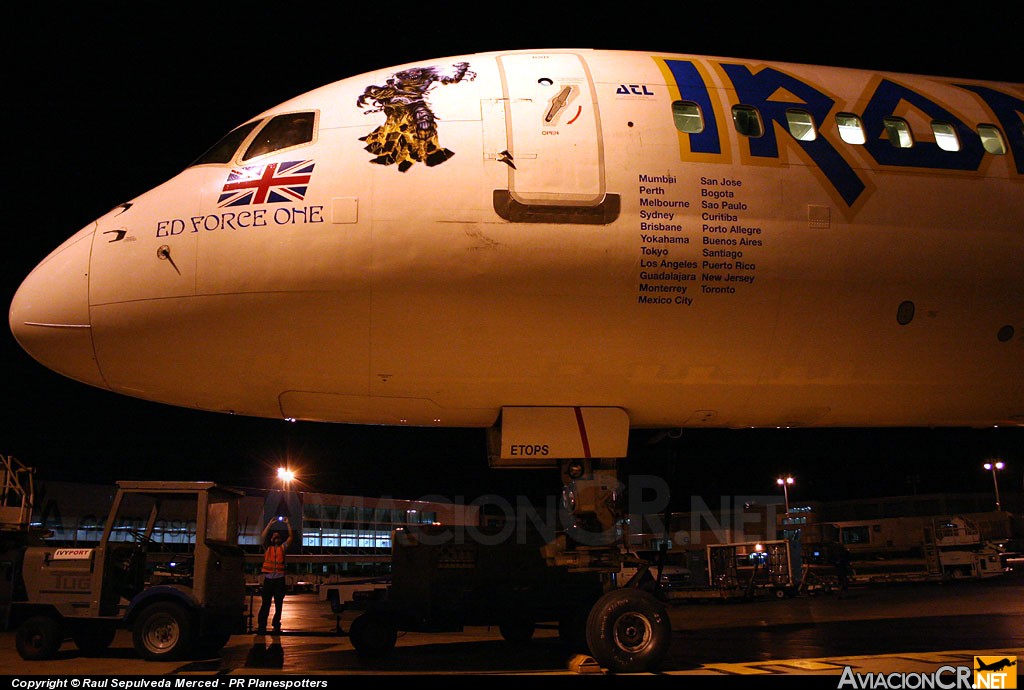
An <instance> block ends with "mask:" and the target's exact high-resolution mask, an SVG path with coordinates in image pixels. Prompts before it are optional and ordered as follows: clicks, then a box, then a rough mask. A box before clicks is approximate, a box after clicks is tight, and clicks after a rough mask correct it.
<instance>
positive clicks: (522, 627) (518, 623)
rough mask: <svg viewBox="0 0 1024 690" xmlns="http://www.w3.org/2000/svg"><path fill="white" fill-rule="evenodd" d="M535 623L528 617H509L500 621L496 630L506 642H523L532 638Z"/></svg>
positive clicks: (535, 627)
mask: <svg viewBox="0 0 1024 690" xmlns="http://www.w3.org/2000/svg"><path fill="white" fill-rule="evenodd" d="M536 629H537V624H536V623H535V622H533V621H532V620H531V619H529V618H516V619H510V620H507V621H505V622H504V623H501V624H500V625H499V626H498V630H499V631H500V632H501V636H502V638H504V639H505V641H506V642H511V643H513V644H525V643H527V642H529V641H530V640H531V639H532V638H533V633H534V631H535V630H536Z"/></svg>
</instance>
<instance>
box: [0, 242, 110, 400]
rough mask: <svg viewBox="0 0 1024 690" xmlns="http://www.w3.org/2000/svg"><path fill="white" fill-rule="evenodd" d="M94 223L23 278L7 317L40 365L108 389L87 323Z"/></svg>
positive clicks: (12, 330) (16, 337)
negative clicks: (90, 257)
mask: <svg viewBox="0 0 1024 690" xmlns="http://www.w3.org/2000/svg"><path fill="white" fill-rule="evenodd" d="M93 231H94V226H90V227H87V228H84V229H82V230H81V231H79V232H78V233H76V234H75V235H74V236H72V237H71V238H69V239H68V240H67V241H66V242H64V244H62V245H61V246H60V247H58V248H57V249H56V250H54V251H53V252H52V253H51V254H50V255H49V256H48V257H46V259H44V260H43V261H42V263H40V264H39V265H38V266H36V267H35V269H34V270H33V271H32V272H31V273H29V275H28V277H27V278H25V280H24V282H22V284H21V286H20V287H19V288H18V291H17V292H16V293H15V295H14V299H13V300H12V301H11V309H10V313H9V315H8V319H9V322H10V326H11V332H12V333H13V334H14V338H15V340H17V341H18V344H19V345H21V347H22V348H23V349H24V350H25V351H26V352H28V353H29V354H30V355H31V356H32V357H33V358H34V359H36V360H37V361H38V362H39V363H40V364H42V365H44V366H46V367H48V368H50V369H53V370H54V371H56V372H58V373H60V374H63V375H65V376H67V377H70V378H73V379H76V380H78V381H82V382H83V383H88V384H91V385H93V386H100V387H102V388H106V387H107V385H106V383H105V382H104V381H103V376H102V374H100V369H99V364H98V363H97V362H96V355H95V352H94V350H93V344H92V328H91V325H90V323H89V254H90V251H91V248H92V237H93Z"/></svg>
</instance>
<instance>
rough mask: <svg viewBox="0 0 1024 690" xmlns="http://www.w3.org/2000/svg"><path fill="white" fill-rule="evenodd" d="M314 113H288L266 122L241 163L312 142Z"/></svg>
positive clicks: (314, 121)
mask: <svg viewBox="0 0 1024 690" xmlns="http://www.w3.org/2000/svg"><path fill="white" fill-rule="evenodd" d="M315 125H316V113H288V114H287V115H278V116H277V117H274V118H272V119H271V120H270V122H268V123H267V124H266V125H265V126H264V127H263V129H261V130H260V131H259V132H258V133H257V134H256V138H255V139H253V141H252V143H251V144H249V148H248V149H246V151H245V155H244V156H243V157H242V160H243V161H247V160H249V159H250V158H255V157H256V156H262V155H264V154H267V153H272V152H274V151H280V150H281V149H287V148H291V147H292V146H298V145H300V144H306V143H309V142H311V141H313V131H314V127H315Z"/></svg>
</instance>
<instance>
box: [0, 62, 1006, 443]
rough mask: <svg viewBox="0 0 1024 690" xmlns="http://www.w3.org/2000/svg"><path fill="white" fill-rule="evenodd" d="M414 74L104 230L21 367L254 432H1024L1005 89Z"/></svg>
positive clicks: (53, 281)
mask: <svg viewBox="0 0 1024 690" xmlns="http://www.w3.org/2000/svg"><path fill="white" fill-rule="evenodd" d="M460 63H468V69H467V68H466V67H462V68H460V67H459V65H460ZM427 64H428V66H430V67H433V68H435V72H434V73H433V74H432V75H424V74H422V73H418V72H415V71H413V70H412V69H411V68H413V67H419V65H417V66H404V67H399V68H394V69H389V70H381V71H379V72H374V73H370V74H365V75H361V76H357V77H352V78H348V79H344V80H342V81H339V82H336V83H334V84H331V85H329V86H325V87H323V88H321V89H318V90H315V91H312V92H310V93H307V94H304V95H302V96H299V97H297V98H295V99H293V100H291V101H289V102H287V103H284V104H282V105H280V106H278V107H276V108H273V109H271V110H268V111H267V112H266V113H263V114H262V115H260V116H259V117H258V118H256V120H260V121H262V120H265V119H269V118H271V117H272V116H274V115H278V114H282V113H299V112H311V113H314V114H315V135H314V138H313V139H312V141H309V142H308V143H303V144H301V145H297V146H293V147H289V148H286V149H284V150H280V151H276V152H273V153H270V154H267V155H263V156H257V157H253V158H252V159H250V160H242V155H243V154H242V152H243V151H244V150H245V148H246V145H247V143H248V141H249V139H246V140H245V142H243V144H242V145H241V146H240V148H239V149H238V153H237V154H236V155H234V156H232V157H231V158H230V160H228V161H226V162H222V163H208V164H202V165H195V166H193V167H190V168H188V169H186V170H185V171H183V172H182V173H180V174H179V175H177V176H176V177H174V178H173V179H171V180H169V181H168V182H166V183H165V184H163V185H161V186H160V187H157V188H156V189H153V190H152V191H150V192H147V193H145V194H143V195H141V196H139V197H138V198H136V199H133V200H132V202H131V204H130V206H128V205H126V206H127V207H124V206H123V207H118V208H117V209H114V210H113V211H111V212H110V213H108V214H107V215H105V216H103V217H102V218H100V219H99V220H97V221H96V222H94V223H90V224H89V225H88V226H87V227H85V228H84V229H83V230H82V231H80V232H79V233H78V234H77V235H75V237H74V238H72V239H71V240H69V241H68V242H67V243H65V245H63V246H62V247H61V248H60V249H59V250H58V251H56V252H55V253H54V254H52V255H51V256H50V257H49V258H48V259H47V260H46V261H44V262H43V263H42V264H41V265H40V266H39V267H38V268H37V269H36V271H35V272H34V273H33V274H32V275H31V276H29V278H28V279H27V280H26V282H25V284H24V285H23V286H22V288H21V290H20V291H19V293H18V295H17V296H16V298H15V300H14V303H13V304H12V307H11V327H12V329H13V330H14V332H15V334H16V336H17V337H18V339H19V341H20V342H21V343H22V345H23V346H24V347H25V348H26V350H28V351H29V352H30V353H31V354H33V356H35V357H36V358H37V359H39V360H40V361H41V362H42V363H43V364H45V365H47V366H49V367H51V368H53V369H55V370H57V371H60V372H61V373H64V374H66V375H68V376H71V377H73V378H76V379H79V380H82V381H85V382H87V383H90V384H93V385H98V386H102V387H106V388H109V389H111V390H113V391H117V392H120V393H124V394H128V395H132V396H137V397H140V398H146V399H150V400H156V401H161V402H165V403H169V404H174V405H182V406H188V407H195V408H200V409H207V410H216V411H223V412H233V413H237V414H243V415H254V416H263V417H286V418H298V419H309V420H324V421H337V422H351V423H360V424H364V423H365V424H408V425H438V426H490V425H492V424H494V423H495V421H496V419H497V418H498V416H499V413H500V411H501V410H502V408H505V407H531V406H544V407H579V406H583V407H594V408H602V407H611V408H620V409H622V410H624V411H625V412H626V414H627V415H628V419H629V424H630V425H631V426H634V427H674V426H722V427H748V426H780V425H784V426H890V425H904V426H941V425H975V426H976V425H990V424H1021V423H1024V174H1022V169H1024V132H1022V131H1021V130H1022V125H1021V121H1020V115H1019V113H1020V103H1021V99H1022V98H1024V90H1022V88H1021V86H1020V85H1013V84H985V83H982V82H970V81H964V80H954V79H939V78H934V77H919V76H908V75H893V74H878V73H872V72H859V71H854V70H839V69H832V68H819V67H811V66H803V65H792V64H763V63H755V62H749V61H740V60H729V59H724V58H703V57H693V56H682V55H662V54H647V53H624V52H603V51H531V52H521V53H503V54H499V53H495V54H481V55H470V56H463V57H456V58H447V59H441V60H436V61H432V62H430V63H427ZM460 71H461V73H460ZM389 80H391V81H390V82H389ZM369 87H375V88H372V89H371V88H369ZM969 87H971V88H969ZM993 94H996V95H993ZM674 102H675V103H679V102H685V103H696V104H698V105H700V106H702V116H703V119H704V122H703V127H702V129H701V131H700V132H689V131H681V130H680V129H679V128H678V127H677V126H675V123H676V122H677V121H678V120H677V119H674V117H673V113H674V109H673V103H674ZM1006 102H1009V103H1010V104H1011V107H1010V109H1009V112H1013V107H1016V112H1017V122H1016V127H1017V130H1016V131H1014V130H1013V122H1012V120H1010V121H1009V124H1007V121H1006V120H1005V119H1004V120H1000V116H1001V115H1004V114H1005V113H1006V112H1007V107H1005V103H1006ZM1013 103H1016V106H1013ZM737 104H747V105H751V106H754V107H756V108H757V109H758V113H759V117H760V118H761V119H762V120H763V123H764V129H765V133H764V135H762V136H761V137H757V138H750V137H748V136H746V135H744V134H741V133H740V132H738V131H737V129H736V128H735V126H734V117H733V114H732V112H731V108H732V107H733V106H734V105H737ZM786 109H790V110H800V111H803V112H806V113H810V114H811V115H812V116H813V120H814V124H815V128H816V138H815V139H814V140H799V139H798V138H797V137H795V136H794V135H793V134H792V133H791V132H792V131H793V130H791V129H789V128H788V127H787V125H786V120H785V117H784V115H783V113H784V112H785V110H786ZM678 113H683V114H687V115H688V114H689V113H690V111H680V110H677V114H678ZM838 113H853V114H857V115H859V116H860V117H861V118H862V120H863V125H864V129H865V131H866V133H867V137H868V138H867V142H866V143H865V144H850V143H847V142H846V141H844V140H843V139H842V138H841V137H840V131H839V128H838V126H837V121H836V115H837V114H838ZM740 115H742V113H741V114H740ZM884 117H896V118H900V119H901V120H902V121H903V122H905V123H907V125H908V127H909V131H910V132H911V136H912V137H913V146H910V147H909V148H897V147H895V146H894V145H893V144H892V143H890V139H889V138H888V137H887V136H886V132H889V131H890V130H887V129H886V128H885V125H884V124H883V122H882V118H884ZM932 121H940V122H943V123H952V125H953V130H954V132H956V135H957V136H958V139H959V147H960V148H959V150H956V151H947V150H943V149H941V148H940V147H939V146H938V145H937V144H936V138H937V136H938V135H937V134H936V133H935V132H936V131H935V130H934V129H933V128H932ZM979 124H989V125H994V126H997V127H999V131H1000V132H1001V133H1002V135H1003V137H1004V145H1005V148H1006V150H1005V152H1004V153H1001V154H1000V153H990V152H988V151H987V150H985V149H984V148H983V147H982V142H981V139H979V138H978V136H979V135H978V134H977V131H976V130H977V126H978V125H979ZM403 126H404V127H405V129H404V130H403V129H402V127H403ZM416 127H422V128H423V134H424V135H423V136H421V135H420V134H417V133H416V132H415V131H414V130H415V128H416ZM684 127H685V126H684ZM410 128H412V129H410ZM940 131H942V132H944V131H946V130H940ZM410 132H411V133H410ZM985 132H988V130H985ZM389 134H390V135H392V139H391V140H390V143H389V141H388V140H387V136H388V135H389ZM249 136H250V137H252V136H253V135H252V134H250V135H249ZM897 136H898V134H897ZM972 136H973V137H975V139H970V137H972ZM367 138H368V139H367ZM364 139H365V140H364ZM396 141H397V142H400V143H399V144H397V145H396V146H395V147H393V148H390V149H387V150H388V151H390V152H391V154H384V155H385V158H387V155H392V154H395V155H397V157H393V158H392V159H390V160H377V161H376V162H375V159H378V156H380V155H382V154H381V150H382V148H387V147H388V146H390V145H392V144H395V142H396ZM375 144H376V145H377V149H376V150H367V149H368V148H372V147H373V146H374V145H375ZM410 145H411V146H412V147H413V149H416V147H417V146H422V148H421V149H419V150H412V151H410V149H409V146H410ZM403 146H404V147H405V148H402V147H403ZM438 148H439V149H442V150H446V151H447V152H448V153H447V154H442V155H441V156H440V158H443V160H442V159H439V158H437V157H435V158H433V159H431V158H424V157H423V156H426V155H429V151H430V150H436V149H438ZM403 151H404V153H403ZM396 152H397V154H396ZM979 152H980V153H979ZM403 156H405V157H404V158H403ZM403 161H404V162H405V163H406V164H405V165H403ZM270 163H277V164H279V166H278V169H279V170H284V168H285V167H286V166H284V165H283V164H284V163H311V164H312V168H311V169H312V172H311V173H309V174H308V181H307V182H306V183H303V184H299V183H294V184H293V185H292V187H291V190H290V191H287V194H286V196H287V198H286V199H285V200H276V201H273V200H270V199H269V198H267V199H266V200H263V201H260V198H261V197H260V196H259V195H260V194H261V193H264V192H266V189H263V190H262V191H261V190H260V189H258V188H254V189H255V196H252V197H248V200H246V199H245V198H237V199H234V201H232V198H227V197H226V195H227V194H228V192H229V191H232V190H234V188H232V189H231V190H229V189H228V185H229V177H230V176H231V175H232V171H235V172H236V173H241V175H242V178H245V179H250V181H251V179H255V178H254V177H253V176H254V175H256V173H258V172H259V170H265V169H266V166H268V165H269V164H270ZM257 166H261V167H260V168H259V170H257ZM308 169H309V167H308V166H307V167H306V168H302V167H301V166H299V167H297V168H294V170H295V171H297V172H296V173H295V174H296V175H297V177H296V178H295V179H300V178H301V179H302V180H306V179H307V178H305V177H303V176H304V175H306V174H307V173H306V172H305V171H306V170H308ZM254 171H255V172H254ZM247 175H248V178H246V176H247ZM237 177H238V175H237V174H236V178H237ZM257 177H258V176H257ZM293 182H294V180H293ZM282 185H285V183H282ZM285 186H287V185H285ZM299 187H301V189H299ZM226 198H227V203H225V200H226Z"/></svg>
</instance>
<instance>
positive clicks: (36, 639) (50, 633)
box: [14, 616, 64, 661]
mask: <svg viewBox="0 0 1024 690" xmlns="http://www.w3.org/2000/svg"><path fill="white" fill-rule="evenodd" d="M63 641H64V632H63V631H62V630H61V626H60V622H59V621H58V620H57V619H55V618H53V617H52V616H32V617H31V618H29V619H27V620H26V621H25V622H24V623H22V624H21V625H19V626H18V632H17V633H16V634H15V641H14V644H15V646H16V647H17V649H18V654H19V655H20V656H21V658H22V659H24V660H25V661H44V660H46V659H52V658H53V657H55V656H56V655H57V650H58V649H60V645H61V643H62V642H63Z"/></svg>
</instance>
